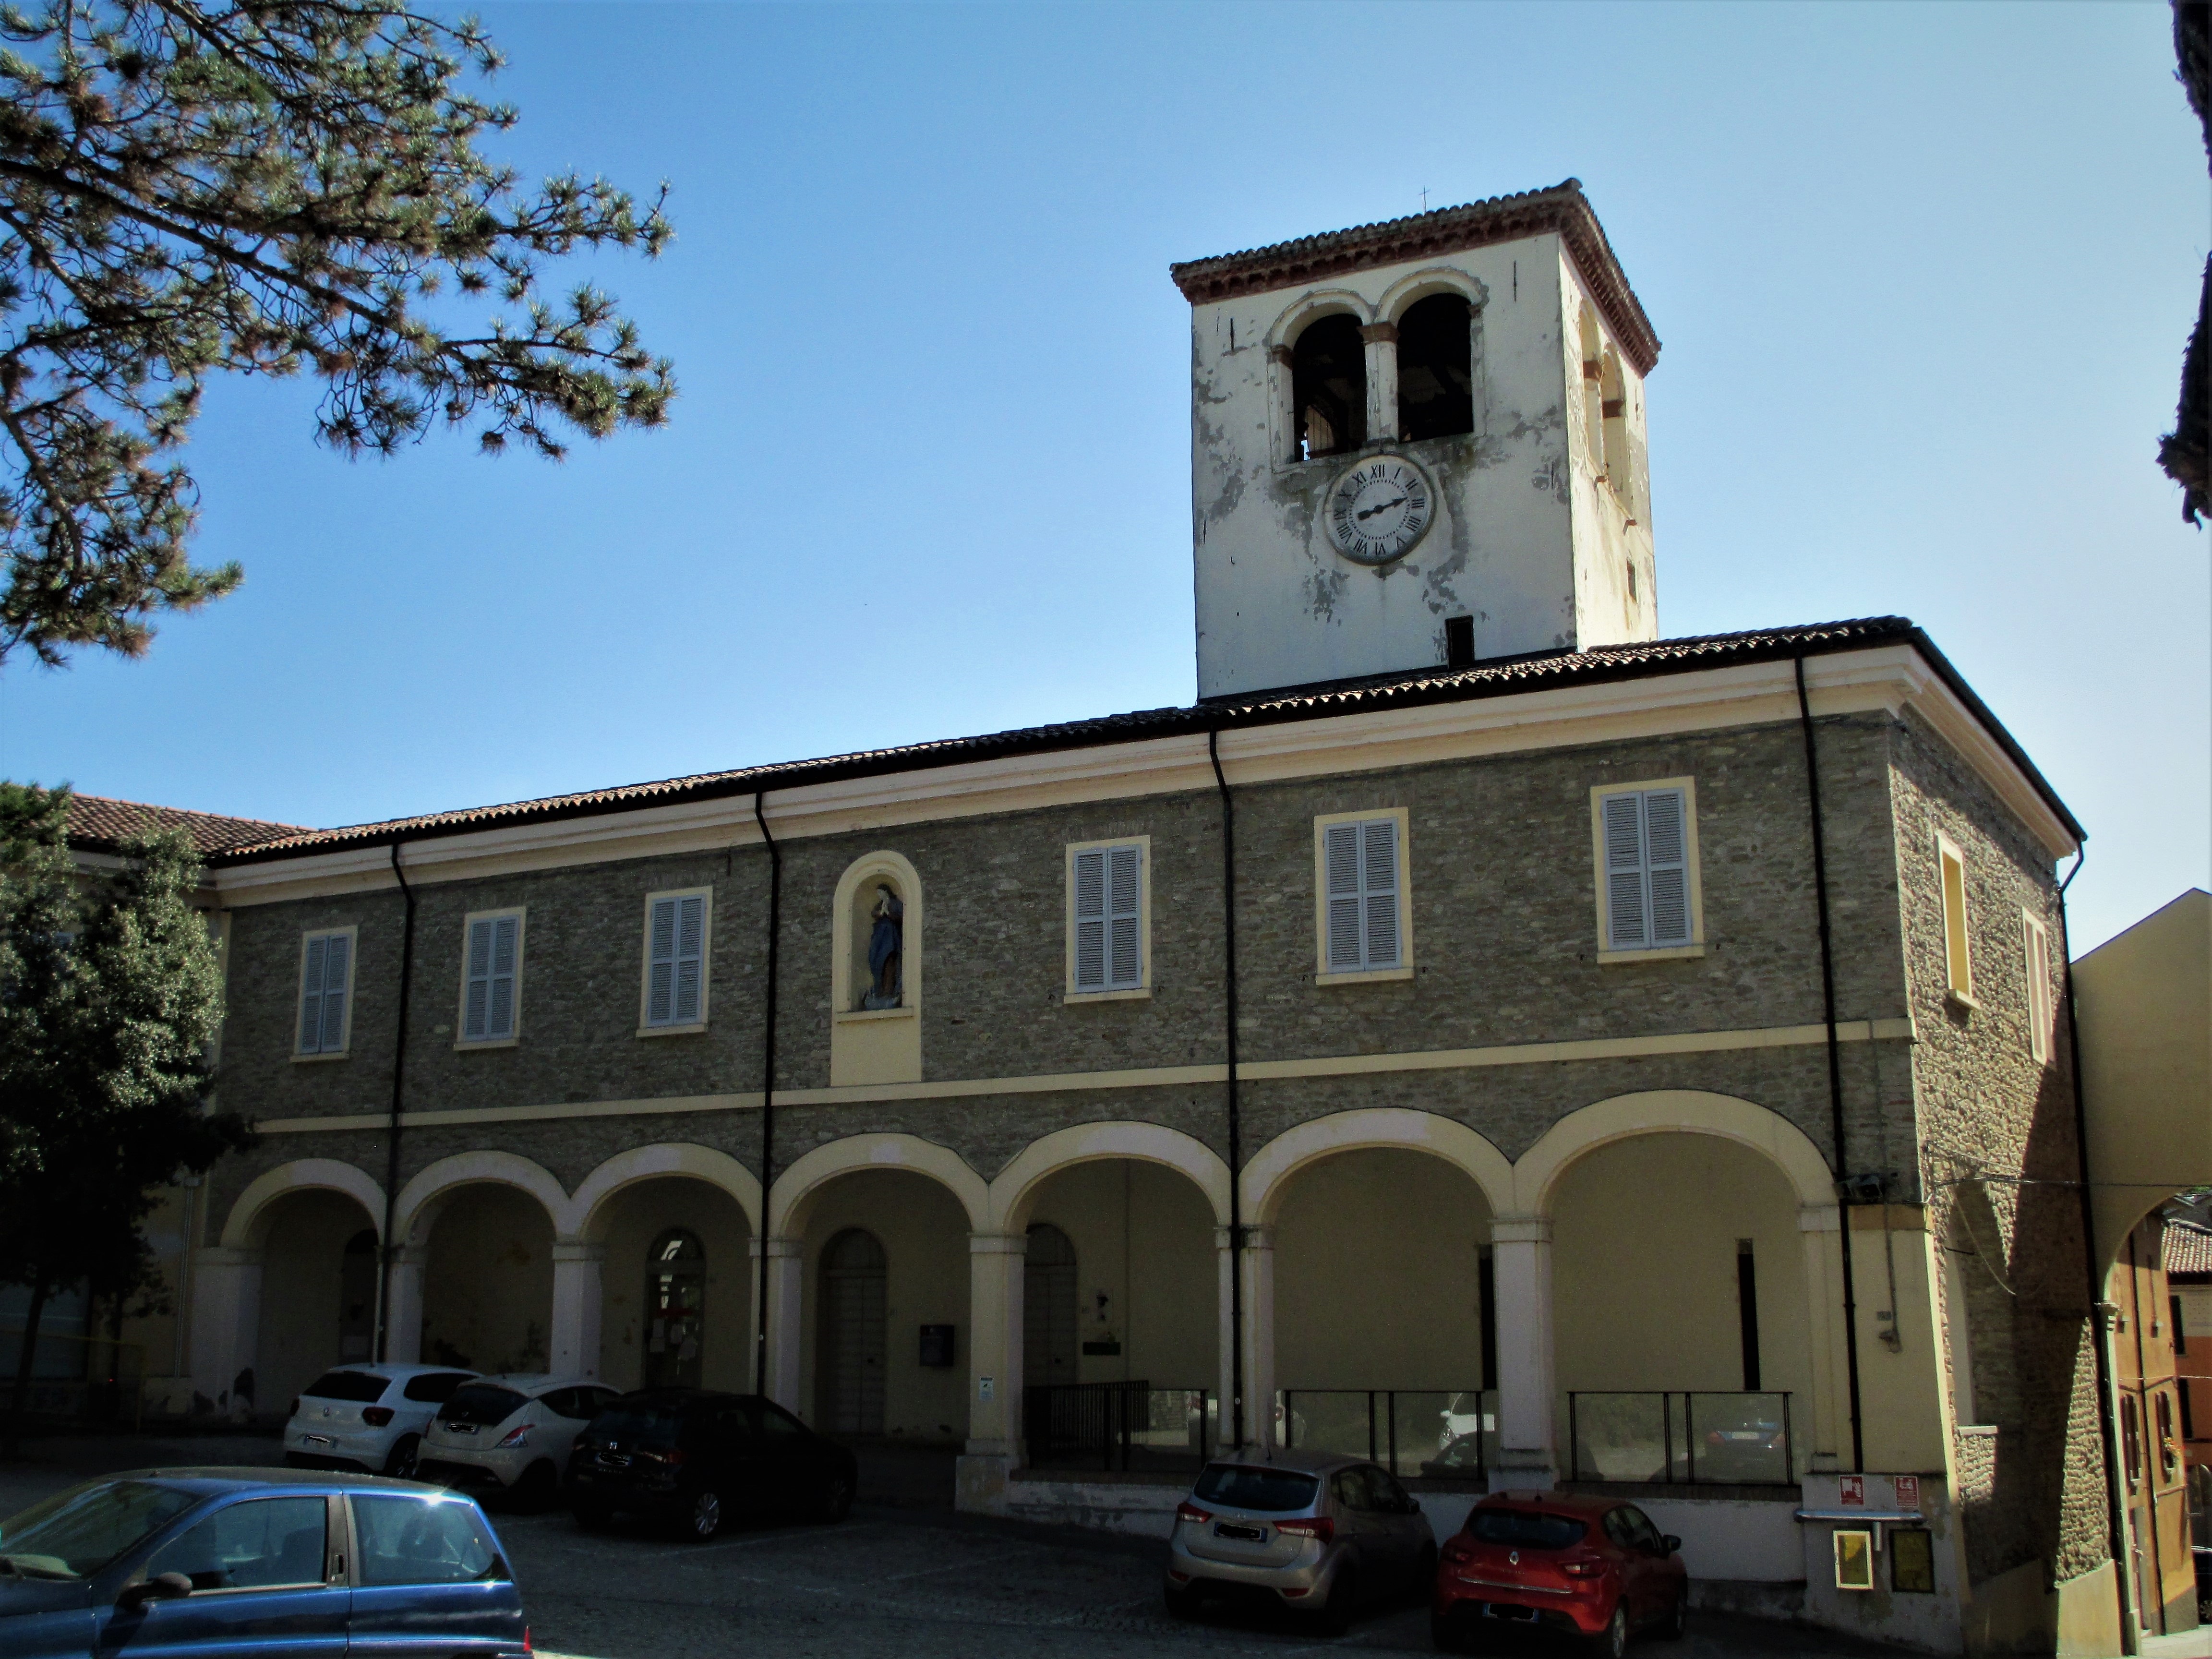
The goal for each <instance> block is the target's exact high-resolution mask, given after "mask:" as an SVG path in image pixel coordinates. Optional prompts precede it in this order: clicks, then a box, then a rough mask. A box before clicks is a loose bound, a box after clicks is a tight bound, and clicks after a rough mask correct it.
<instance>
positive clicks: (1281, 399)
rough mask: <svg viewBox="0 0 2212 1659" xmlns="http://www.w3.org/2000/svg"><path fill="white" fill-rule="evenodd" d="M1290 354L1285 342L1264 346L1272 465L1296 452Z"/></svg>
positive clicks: (1296, 428)
mask: <svg viewBox="0 0 2212 1659" xmlns="http://www.w3.org/2000/svg"><path fill="white" fill-rule="evenodd" d="M1291 362H1292V358H1291V349H1290V347H1288V346H1280V345H1278V346H1269V347H1268V348H1267V400H1268V404H1269V419H1268V423H1267V424H1268V431H1269V434H1270V435H1271V437H1272V438H1273V441H1274V446H1275V453H1273V455H1271V456H1269V457H1268V458H1267V459H1268V461H1269V463H1270V464H1271V465H1276V466H1280V465H1282V464H1283V463H1284V462H1285V461H1291V460H1296V459H1297V456H1298V439H1299V437H1300V433H1299V431H1298V411H1297V404H1296V402H1295V401H1294V398H1293V395H1292V394H1293V392H1295V390H1296V388H1295V387H1294V386H1292V384H1291Z"/></svg>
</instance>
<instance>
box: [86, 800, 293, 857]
mask: <svg viewBox="0 0 2212 1659" xmlns="http://www.w3.org/2000/svg"><path fill="white" fill-rule="evenodd" d="M146 829H182V830H183V831H184V832H185V835H186V836H189V837H190V838H191V843H192V845H193V846H194V847H196V848H198V849H199V851H200V853H201V854H202V855H203V856H205V855H206V854H210V853H221V852H226V851H228V850H229V849H230V848H236V847H247V846H251V845H252V843H253V842H262V841H271V840H274V839H276V837H278V836H299V835H304V834H307V833H309V832H308V831H307V829H305V828H304V827H303V826H301V825H300V824H296V823H270V822H269V821H268V820H266V819H263V818H232V817H223V816H222V814H221V813H217V812H188V811H185V810H184V809H182V808H181V807H176V806H149V805H145V804H144V803H143V802H141V801H135V800H116V799H112V797H110V796H106V795H80V794H76V793H71V794H70V811H69V838H70V846H72V847H76V848H82V849H84V850H85V851H87V852H100V853H107V852H113V851H114V850H115V848H117V847H118V846H120V845H121V844H122V843H123V842H125V841H127V840H129V839H130V838H131V836H135V835H137V834H139V833H140V832H141V831H143V830H146Z"/></svg>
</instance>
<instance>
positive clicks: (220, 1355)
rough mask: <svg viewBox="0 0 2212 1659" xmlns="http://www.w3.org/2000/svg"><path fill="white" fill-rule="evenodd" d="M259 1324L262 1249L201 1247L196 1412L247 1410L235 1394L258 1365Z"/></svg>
mask: <svg viewBox="0 0 2212 1659" xmlns="http://www.w3.org/2000/svg"><path fill="white" fill-rule="evenodd" d="M260 1328H261V1252H260V1251H258V1250H243V1249H229V1248H228V1247H225V1246H222V1245H210V1246H208V1247H207V1248H205V1249H202V1250H201V1251H200V1252H199V1253H198V1254H197V1255H195V1256H194V1257H193V1259H192V1352H191V1365H192V1392H193V1394H194V1395H196V1396H197V1398H195V1399H194V1401H192V1407H193V1409H194V1410H195V1411H196V1412H197V1411H213V1412H221V1413H228V1414H229V1415H232V1416H241V1415H243V1414H245V1412H246V1409H248V1406H249V1402H247V1401H244V1400H238V1399H234V1398H233V1397H232V1395H233V1391H234V1387H235V1385H236V1383H238V1381H239V1378H240V1376H241V1375H242V1374H243V1373H245V1372H246V1371H250V1370H254V1369H255V1365H254V1362H255V1360H256V1358H258V1353H257V1352H256V1349H257V1344H258V1340H259V1337H260ZM203 1401H204V1402H205V1403H204V1404H203V1403H202V1402H203ZM251 1403H252V1404H253V1405H258V1403H259V1402H258V1401H253V1402H251Z"/></svg>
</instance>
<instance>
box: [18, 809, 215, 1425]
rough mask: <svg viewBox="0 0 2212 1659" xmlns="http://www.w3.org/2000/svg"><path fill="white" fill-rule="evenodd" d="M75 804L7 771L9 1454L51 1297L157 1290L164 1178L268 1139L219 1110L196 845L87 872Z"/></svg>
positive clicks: (211, 955) (128, 855) (162, 845)
mask: <svg viewBox="0 0 2212 1659" xmlns="http://www.w3.org/2000/svg"><path fill="white" fill-rule="evenodd" d="M68 803H69V792H68V791H67V790H66V789H57V790H52V791H48V790H42V789H39V788H36V787H31V786H27V785H21V784H14V783H0V1284H12V1285H26V1286H27V1287H28V1288H29V1291H30V1307H29V1313H28V1316H27V1319H26V1321H25V1329H24V1333H23V1338H22V1346H21V1352H20V1354H19V1356H18V1361H17V1367H16V1374H15V1393H14V1396H13V1401H12V1407H11V1410H10V1413H9V1428H8V1440H9V1445H10V1448H11V1449H12V1447H13V1444H14V1442H15V1438H16V1437H17V1435H18V1434H20V1432H21V1423H22V1417H23V1412H24V1408H25V1406H26V1403H27V1391H28V1389H29V1387H30V1379H31V1374H32V1367H33V1363H34V1358H35V1355H36V1352H37V1344H38V1333H39V1324H40V1319H41V1317H42V1316H43V1315H44V1313H45V1310H46V1302H47V1300H48V1298H49V1297H51V1296H52V1294H53V1292H54V1291H57V1290H60V1289H64V1288H66V1287H67V1286H70V1285H76V1284H80V1283H83V1284H88V1285H89V1286H90V1287H91V1288H92V1289H93V1290H94V1291H95V1292H96V1293H98V1294H100V1295H102V1296H104V1297H109V1298H111V1299H114V1300H117V1301H120V1300H121V1299H122V1298H124V1297H131V1296H134V1295H136V1296H139V1297H142V1299H143V1297H145V1296H146V1294H147V1293H148V1292H149V1291H153V1292H158V1287H159V1285H160V1282H161V1281H160V1279H159V1276H158V1274H157V1273H156V1272H155V1263H154V1259H153V1255H152V1253H151V1251H150V1250H149V1248H148V1246H147V1244H146V1241H145V1238H144V1237H143V1234H142V1233H141V1231H140V1225H141V1224H142V1223H143V1221H144V1220H145V1218H146V1216H147V1214H148V1212H149V1211H151V1210H152V1209H153V1207H154V1206H155V1203H156V1201H157V1200H158V1189H159V1188H161V1187H163V1186H165V1185H167V1183H169V1182H172V1181H173V1180H174V1179H175V1178H176V1176H178V1174H179V1172H181V1171H185V1170H190V1171H191V1172H193V1173H196V1174H197V1173H198V1172H200V1171H202V1170H206V1169H207V1168H209V1167H210V1165H211V1164H214V1163H215V1161H216V1159H217V1158H220V1157H222V1154H223V1153H225V1152H229V1151H232V1150H234V1149H235V1148H239V1147H242V1146H246V1145H249V1144H250V1143H251V1141H252V1134H251V1133H250V1131H249V1130H248V1129H247V1127H246V1123H245V1121H244V1120H243V1119H242V1118H240V1116H239V1115H237V1114H236V1113H231V1112H210V1110H208V1109H207V1106H206V1096H207V1091H208V1087H209V1085H210V1081H211V1077H210V1072H209V1069H208V1065H207V1059H206V1054H207V1049H208V1045H209V1044H210V1042H212V1041H213V1039H214V1037H215V1035H216V1028H217V1026H218V1025H219V1024H220V1023H221V1020H222V976H221V973H220V970H219V969H218V968H217V966H216V956H215V947H214V945H213V943H212V941H210V939H209V937H208V930H207V923H206V920H205V918H204V917H203V916H202V915H200V913H199V912H198V911H197V910H195V909H194V908H192V904H191V895H192V891H193V890H194V888H195V887H196V886H197V884H198V880H199V867H200V866H199V860H198V858H197V855H196V854H194V853H193V851H192V849H191V845H190V844H189V843H188V842H186V841H185V839H184V837H183V836H181V835H179V834H178V833H176V832H175V831H173V830H172V831H167V832H164V833H161V834H157V835H149V836H143V837H142V838H140V839H138V840H137V841H134V842H128V843H126V844H125V867H124V868H123V870H122V871H121V872H118V874H117V875H116V876H115V877H114V878H112V879H110V880H105V881H102V882H100V883H99V884H96V885H94V884H87V883H86V882H84V881H83V880H82V879H81V878H79V876H78V875H77V873H76V870H75V868H74V866H73V864H72V861H71V860H70V854H69V848H68V843H67V835H66V826H67V813H68Z"/></svg>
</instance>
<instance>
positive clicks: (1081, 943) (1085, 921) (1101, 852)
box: [1075, 848, 1108, 991]
mask: <svg viewBox="0 0 2212 1659" xmlns="http://www.w3.org/2000/svg"><path fill="white" fill-rule="evenodd" d="M1107 921H1108V917H1107V915H1106V849H1104V848H1098V849H1097V850H1095V851H1088V852H1081V853H1078V854H1076V855H1075V988H1076V989H1077V990H1079V991H1103V990H1105V989H1107V988H1108V985H1107V962H1106V924H1107Z"/></svg>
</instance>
